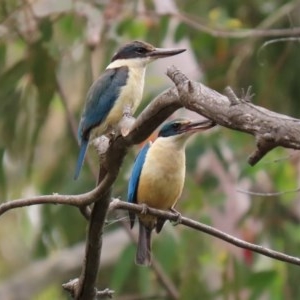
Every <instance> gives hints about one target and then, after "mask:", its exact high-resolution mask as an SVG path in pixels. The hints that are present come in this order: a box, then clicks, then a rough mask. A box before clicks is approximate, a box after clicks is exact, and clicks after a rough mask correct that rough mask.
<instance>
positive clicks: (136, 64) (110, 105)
mask: <svg viewBox="0 0 300 300" xmlns="http://www.w3.org/2000/svg"><path fill="white" fill-rule="evenodd" d="M183 51H185V49H162V48H155V47H154V46H152V45H150V44H148V43H145V42H142V41H133V42H130V43H128V44H126V45H124V46H123V47H121V48H120V49H119V50H118V51H117V52H116V54H115V55H114V56H113V57H112V59H111V62H110V64H109V65H108V66H107V68H106V71H105V72H104V73H103V75H102V76H101V77H99V78H98V79H97V80H96V81H95V82H94V83H93V84H92V86H91V87H90V89H89V91H88V94H87V99H86V103H85V107H84V110H83V113H82V116H81V120H80V124H79V128H78V141H79V145H80V147H81V148H80V153H79V157H78V161H77V166H76V172H75V178H77V177H78V175H79V173H80V169H81V167H82V164H83V161H84V157H85V154H86V150H87V148H88V143H89V140H90V138H93V137H95V136H100V135H103V134H106V133H107V132H108V131H109V130H112V129H115V128H116V127H117V126H118V125H119V123H120V121H121V120H122V118H123V116H124V114H130V115H132V114H134V112H135V110H136V109H137V107H138V106H139V104H140V102H141V100H142V96H143V89H144V78H145V69H146V66H147V65H148V64H149V63H150V62H152V61H154V60H156V59H158V58H164V57H169V56H173V55H177V54H179V53H182V52H183ZM94 129H97V130H94ZM122 129H123V130H122ZM128 131H129V128H121V133H122V134H124V135H125V133H126V132H128Z"/></svg>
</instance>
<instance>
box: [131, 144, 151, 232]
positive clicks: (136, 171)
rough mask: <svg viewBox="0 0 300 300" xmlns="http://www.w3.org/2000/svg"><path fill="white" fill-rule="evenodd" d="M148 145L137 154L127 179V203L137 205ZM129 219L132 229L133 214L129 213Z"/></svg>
mask: <svg viewBox="0 0 300 300" xmlns="http://www.w3.org/2000/svg"><path fill="white" fill-rule="evenodd" d="M150 145H151V144H150V143H147V144H145V146H144V147H143V148H142V150H141V151H140V152H139V154H138V155H137V157H136V159H135V162H134V165H133V168H132V172H131V176H130V179H129V183H128V191H127V201H128V202H129V203H137V199H136V197H137V190H138V186H139V181H140V176H141V172H142V169H143V165H144V162H145V159H146V155H147V153H148V150H149V148H150ZM129 218H130V225H131V227H132V226H133V224H134V219H135V214H134V213H131V212H129Z"/></svg>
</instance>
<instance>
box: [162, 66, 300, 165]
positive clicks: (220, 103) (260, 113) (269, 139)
mask: <svg viewBox="0 0 300 300" xmlns="http://www.w3.org/2000/svg"><path fill="white" fill-rule="evenodd" d="M167 75H168V76H169V77H170V78H171V79H172V80H173V82H174V83H175V85H176V87H177V89H178V94H179V97H180V101H181V103H182V105H183V106H185V107H186V108H188V109H190V110H193V111H195V112H197V113H199V114H200V115H203V116H205V117H207V118H209V119H211V120H213V121H215V122H216V123H217V124H219V125H222V126H225V127H228V128H231V129H234V130H239V131H243V132H246V133H249V134H252V135H254V136H255V139H256V145H257V149H256V150H255V151H254V152H253V153H252V154H251V155H250V157H249V158H248V162H249V164H251V165H255V164H256V163H257V162H258V161H259V160H260V159H261V158H262V157H263V156H264V155H266V154H267V153H268V152H269V151H270V150H272V149H274V148H275V147H278V146H282V147H285V148H292V149H300V139H299V136H300V120H298V119H294V118H291V117H288V116H285V115H282V114H278V113H275V112H272V111H270V110H267V109H265V108H263V107H260V106H257V105H254V104H252V103H250V102H249V101H245V100H244V99H239V98H238V97H237V96H235V95H234V93H233V91H232V90H231V89H227V91H226V93H227V95H228V94H229V97H228V96H227V97H226V96H224V95H222V94H219V93H217V92H216V91H214V90H212V89H210V88H208V87H206V86H204V85H203V84H201V83H198V82H194V81H190V80H189V79H188V78H187V77H186V76H185V75H184V74H183V73H181V72H180V71H179V70H178V69H176V68H175V67H174V66H172V67H170V68H169V69H168V72H167Z"/></svg>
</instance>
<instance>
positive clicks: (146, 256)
mask: <svg viewBox="0 0 300 300" xmlns="http://www.w3.org/2000/svg"><path fill="white" fill-rule="evenodd" d="M214 126H215V123H213V122H212V121H210V120H205V121H198V122H192V121H190V120H188V119H177V120H173V121H171V122H168V123H166V124H165V125H163V126H162V127H161V129H160V131H159V133H158V138H157V139H156V140H155V141H154V142H153V144H152V145H151V147H150V145H149V144H147V145H145V146H144V147H143V148H142V150H141V151H140V153H139V154H138V156H137V158H136V160H135V163H134V166H133V170H132V175H131V178H130V181H129V185H128V202H130V203H138V204H142V205H146V206H149V207H153V208H156V209H161V210H173V211H174V207H175V205H176V203H177V200H178V199H179V197H180V195H181V193H182V190H183V185H184V178H185V147H186V144H187V141H188V139H189V137H191V136H192V135H193V134H194V133H195V132H198V131H204V130H207V129H209V128H212V127H214ZM137 215H138V220H139V239H138V245H137V252H136V257H135V262H136V263H137V264H139V265H144V266H148V265H150V264H151V233H152V231H153V229H155V230H156V232H157V233H159V232H160V230H161V229H162V227H163V225H164V222H165V219H164V218H160V217H155V216H152V215H148V214H146V213H145V211H144V212H141V213H138V214H137ZM129 216H130V224H131V227H132V226H133V224H134V218H135V215H134V213H129Z"/></svg>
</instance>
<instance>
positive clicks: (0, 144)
mask: <svg viewBox="0 0 300 300" xmlns="http://www.w3.org/2000/svg"><path fill="white" fill-rule="evenodd" d="M299 13H300V3H299V1H274V0H269V1H258V0H257V1H247V0H245V1H234V0H227V1H222V3H220V1H194V0H185V1H179V0H178V1H175V0H173V1H172V0H169V1H159V0H157V1H155V0H153V1H146V0H145V1H121V0H115V1H113V0H112V1H105V0H102V1H101V0H94V1H79V0H78V1H71V0H63V1H55V0H35V1H34V0H32V1H30V0H24V1H18V0H1V1H0V201H1V202H5V201H9V200H13V199H16V198H19V197H25V196H30V195H38V194H51V193H54V192H58V193H61V194H79V193H83V192H85V191H89V190H91V189H92V188H93V187H94V185H95V176H94V174H95V172H96V170H97V165H98V163H97V158H96V155H95V153H94V151H93V150H92V149H91V150H90V151H89V155H90V161H89V162H90V163H89V164H85V166H84V169H83V172H82V174H81V177H80V178H79V180H78V181H76V182H74V181H73V172H74V167H75V163H76V159H77V154H78V146H77V141H76V128H77V124H78V120H79V117H80V113H81V109H82V106H83V103H84V101H85V94H86V91H87V89H88V87H89V86H90V84H91V82H92V81H93V79H95V78H96V77H97V76H98V75H99V74H100V73H101V71H102V70H104V69H105V66H106V65H107V64H108V62H109V60H110V57H111V56H112V54H113V53H114V51H115V50H116V48H117V47H118V46H119V45H121V44H123V43H124V42H127V41H129V40H133V39H141V40H145V41H147V42H150V43H152V44H154V45H156V46H158V47H171V46H173V47H186V48H187V49H188V51H187V52H186V53H185V54H182V55H181V56H178V57H176V58H172V59H169V60H167V62H166V63H165V65H164V64H163V63H161V62H159V63H155V64H153V65H152V66H151V67H150V68H149V72H147V80H146V90H145V93H144V102H143V105H142V107H141V109H142V108H143V107H145V106H146V104H147V103H149V101H151V99H153V98H154V97H155V96H156V95H157V94H158V93H159V92H161V91H163V90H164V88H167V87H168V86H169V85H170V81H169V80H168V79H167V78H166V76H165V75H164V73H165V70H166V67H167V66H168V65H170V64H173V63H174V64H175V65H177V66H178V67H179V68H180V69H181V70H182V71H184V72H185V73H186V74H187V76H189V77H190V78H194V79H196V80H199V81H200V80H201V81H203V82H204V83H205V84H206V85H208V86H209V87H211V88H213V89H216V90H217V91H220V92H222V90H223V88H224V87H225V86H227V85H230V86H231V87H233V88H234V89H235V90H236V91H237V92H238V93H241V89H242V88H247V87H248V86H249V85H252V86H253V91H254V93H255V97H254V98H253V101H254V103H256V104H257V105H261V106H264V107H266V108H268V109H270V110H274V111H277V112H280V113H284V114H287V115H290V116H293V117H295V118H297V117H298V116H299V115H300V102H299V100H298V98H299V95H300V85H299V83H298V76H297V70H298V69H299V67H300V60H299V59H298V56H299V54H298V53H299V44H298V42H295V41H294V40H293V39H285V40H278V41H277V42H274V43H271V44H267V45H265V43H266V42H268V41H270V40H272V39H273V40H274V39H275V36H271V34H270V32H269V30H270V29H279V28H280V29H287V30H290V32H289V33H288V34H286V35H285V37H292V36H293V29H294V28H297V27H298V26H299V20H300V19H299ZM248 29H252V31H247V30H248ZM259 30H260V31H259ZM259 32H262V34H258V33H259ZM278 37H282V36H281V35H278V36H276V38H278ZM176 114H177V115H187V116H190V115H191V114H190V113H189V112H186V111H184V110H181V111H180V112H177V113H176ZM193 117H195V115H193ZM253 148H254V141H253V139H252V137H250V136H247V135H245V134H243V133H239V132H234V131H230V130H228V129H225V128H218V129H217V130H214V131H212V132H211V133H209V134H207V135H205V136H201V137H200V136H199V137H198V138H197V139H196V140H195V141H194V143H193V144H192V145H191V146H190V147H189V149H188V152H187V155H188V156H187V166H188V172H187V178H186V185H185V190H184V193H183V196H182V199H181V201H180V203H179V204H178V206H177V209H178V210H179V211H180V212H182V214H183V215H185V216H188V217H190V218H193V219H195V220H198V221H201V222H203V223H206V224H210V225H212V226H215V227H217V228H220V229H222V230H224V231H226V232H228V233H230V234H233V235H235V236H237V237H240V238H243V239H244V240H247V241H249V242H254V243H258V244H261V245H265V246H268V247H270V248H272V249H275V250H278V251H282V252H285V253H287V254H291V255H295V256H297V255H299V253H300V252H299V249H300V238H299V236H300V229H299V217H300V215H299V214H300V206H299V204H300V202H299V199H298V192H297V191H294V192H289V193H285V192H287V191H292V190H296V189H297V186H298V185H299V183H298V181H299V175H300V174H299V172H300V157H299V154H298V152H296V151H287V150H285V149H276V150H274V151H272V152H271V153H270V154H269V155H268V156H267V157H265V158H264V159H263V160H262V161H261V162H260V163H259V164H258V165H257V166H255V167H250V166H249V165H247V156H248V154H250V152H251V150H252V149H253ZM137 151H138V148H137V149H133V150H132V152H131V153H130V154H129V155H128V156H127V159H126V161H125V163H124V165H123V168H122V170H121V173H120V175H119V178H118V180H117V182H116V184H115V186H114V196H120V197H121V198H122V199H126V190H127V181H128V176H129V174H130V168H131V165H132V162H133V158H134V156H135V154H136V152H137ZM243 191H254V192H257V194H251V193H249V192H248V193H245V192H243ZM274 192H283V193H278V194H273V195H272V196H268V195H266V194H265V195H264V193H274ZM123 217H124V218H125V217H126V214H121V213H120V214H118V215H116V214H112V215H110V216H109V217H108V223H107V226H106V228H105V240H104V244H105V243H106V245H109V247H110V248H109V247H107V248H105V249H106V250H105V249H104V253H103V263H102V264H103V265H102V267H101V270H100V275H99V283H98V286H99V287H102V288H105V287H109V288H111V289H114V290H115V291H116V292H117V296H116V297H117V299H147V298H146V297H148V296H153V298H151V299H166V298H167V296H166V292H165V289H164V287H163V286H162V285H161V284H160V282H159V281H158V280H157V279H156V276H155V275H154V274H155V273H154V271H153V270H152V269H151V268H149V269H145V268H140V267H137V266H136V265H135V264H134V252H135V246H134V244H133V243H132V242H130V241H129V240H128V239H127V233H126V231H125V230H124V229H123V227H122V225H121V224H120V222H119V221H118V220H119V219H123ZM0 222H1V226H0V278H1V281H2V282H3V284H2V285H1V283H0V294H1V288H3V286H5V284H8V283H13V282H16V281H15V280H16V278H19V279H20V281H18V283H19V285H18V287H19V288H20V289H21V290H22V288H24V289H25V287H24V286H22V282H24V281H22V278H23V280H25V279H26V278H27V279H28V278H30V276H32V278H35V277H34V274H33V273H30V272H32V269H31V268H30V267H32V266H35V265H37V264H38V263H41V262H47V261H51V260H52V259H53V257H60V256H61V255H63V254H65V255H66V257H68V255H69V256H70V255H72V254H74V252H72V251H73V250H74V249H75V248H76V247H81V246H82V245H83V243H84V240H85V234H86V221H85V220H84V219H83V217H82V215H81V214H80V213H79V211H78V210H77V209H75V208H71V207H64V206H50V205H43V206H39V207H28V208H26V209H19V210H16V211H13V212H9V213H8V214H6V215H4V216H2V217H1V219H0ZM110 238H111V239H113V238H115V239H116V240H117V241H116V242H114V243H113V242H112V243H111V244H110V243H109V241H110ZM74 247H75V248H74ZM76 249H77V248H76ZM153 249H154V250H153V252H154V255H155V258H156V259H157V261H158V262H159V263H160V264H161V266H162V268H163V270H164V271H165V272H166V274H167V275H168V276H169V278H170V280H171V281H172V282H173V283H174V284H175V286H176V287H177V288H178V290H179V292H180V295H181V296H180V299H200V298H201V299H272V300H276V299H300V286H299V283H298V278H300V269H299V267H297V266H292V265H288V264H285V263H282V262H277V261H274V260H271V259H269V258H266V257H262V256H259V255H254V254H253V253H251V252H248V251H245V250H242V249H238V248H235V247H233V246H230V245H228V244H226V243H225V242H222V241H218V240H216V239H215V238H212V237H210V236H206V235H204V234H201V233H199V232H194V231H192V230H190V229H186V228H183V227H181V226H177V227H172V226H171V225H170V224H167V225H166V226H165V228H164V230H163V232H162V233H161V234H160V235H159V236H157V237H155V239H154V245H153ZM105 251H106V252H105ZM108 254H110V256H109V255H108ZM75 260H76V261H77V263H76V264H75V263H74V265H73V266H72V267H70V266H69V265H68V264H67V262H68V261H67V260H62V262H61V264H60V269H59V270H58V269H53V270H51V272H49V269H47V267H46V266H45V265H43V267H44V268H45V269H39V271H40V275H39V276H38V277H36V278H35V279H33V280H34V281H35V283H36V286H35V287H31V288H30V287H29V290H30V291H31V293H29V294H28V295H27V294H26V293H25V292H24V293H23V297H24V299H67V294H66V293H65V292H63V291H62V289H61V283H62V282H65V281H67V280H69V279H70V278H73V277H75V276H76V274H77V275H78V273H79V270H80V269H79V268H80V263H81V260H82V256H81V255H78V256H77V257H75ZM105 260H107V261H105ZM43 271H45V272H43ZM27 289H28V286H27ZM16 292H17V291H11V294H12V295H11V297H13V294H14V293H16ZM15 297H16V298H9V299H20V298H17V296H15ZM134 297H138V298H134ZM143 297H145V298H143Z"/></svg>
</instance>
